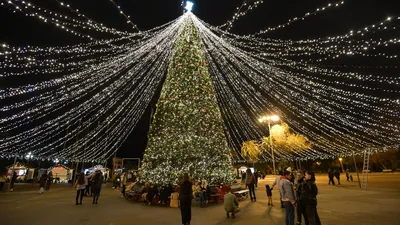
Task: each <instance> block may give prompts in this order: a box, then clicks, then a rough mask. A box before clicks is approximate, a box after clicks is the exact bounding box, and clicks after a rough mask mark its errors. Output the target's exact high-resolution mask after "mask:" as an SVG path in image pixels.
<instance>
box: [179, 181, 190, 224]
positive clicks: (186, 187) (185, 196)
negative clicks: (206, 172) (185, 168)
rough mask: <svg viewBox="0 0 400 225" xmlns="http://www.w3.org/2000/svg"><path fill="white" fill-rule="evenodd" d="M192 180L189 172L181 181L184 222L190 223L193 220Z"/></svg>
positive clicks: (180, 199) (181, 204) (180, 191)
mask: <svg viewBox="0 0 400 225" xmlns="http://www.w3.org/2000/svg"><path fill="white" fill-rule="evenodd" d="M192 193H193V190H192V182H190V180H189V174H187V173H185V174H184V175H183V179H182V181H181V183H180V190H179V202H180V206H181V216H182V224H183V225H190V221H191V220H192V198H193V197H192V196H193V195H192Z"/></svg>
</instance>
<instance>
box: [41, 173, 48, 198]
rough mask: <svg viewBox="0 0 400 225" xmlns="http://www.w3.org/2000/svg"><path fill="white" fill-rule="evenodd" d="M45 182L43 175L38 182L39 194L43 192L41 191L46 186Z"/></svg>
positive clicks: (45, 177) (45, 175)
mask: <svg viewBox="0 0 400 225" xmlns="http://www.w3.org/2000/svg"><path fill="white" fill-rule="evenodd" d="M46 182H47V174H46V173H43V174H42V176H41V177H40V180H39V194H42V193H43V191H44V190H43V189H44V187H45V186H46Z"/></svg>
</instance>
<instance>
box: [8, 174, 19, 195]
mask: <svg viewBox="0 0 400 225" xmlns="http://www.w3.org/2000/svg"><path fill="white" fill-rule="evenodd" d="M17 177H18V175H17V173H16V172H14V173H13V175H12V177H11V181H10V191H14V183H15V181H17Z"/></svg>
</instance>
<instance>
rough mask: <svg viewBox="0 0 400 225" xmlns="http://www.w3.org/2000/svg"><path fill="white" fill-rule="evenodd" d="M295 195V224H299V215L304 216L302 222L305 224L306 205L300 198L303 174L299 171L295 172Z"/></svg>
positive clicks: (306, 221) (306, 220)
mask: <svg viewBox="0 0 400 225" xmlns="http://www.w3.org/2000/svg"><path fill="white" fill-rule="evenodd" d="M296 180H297V182H296V195H297V199H298V200H297V207H296V215H297V225H300V224H301V217H302V216H303V217H304V222H305V224H306V225H308V224H309V222H308V218H307V213H306V206H305V204H304V202H303V200H302V198H301V194H302V191H303V185H304V183H305V181H304V175H303V173H302V172H301V171H299V172H297V174H296Z"/></svg>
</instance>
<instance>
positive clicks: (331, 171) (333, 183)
mask: <svg viewBox="0 0 400 225" xmlns="http://www.w3.org/2000/svg"><path fill="white" fill-rule="evenodd" d="M334 176H335V174H334V173H333V170H332V169H329V170H328V177H329V183H328V184H329V185H330V184H332V185H335V181H334V180H333V177H334Z"/></svg>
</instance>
